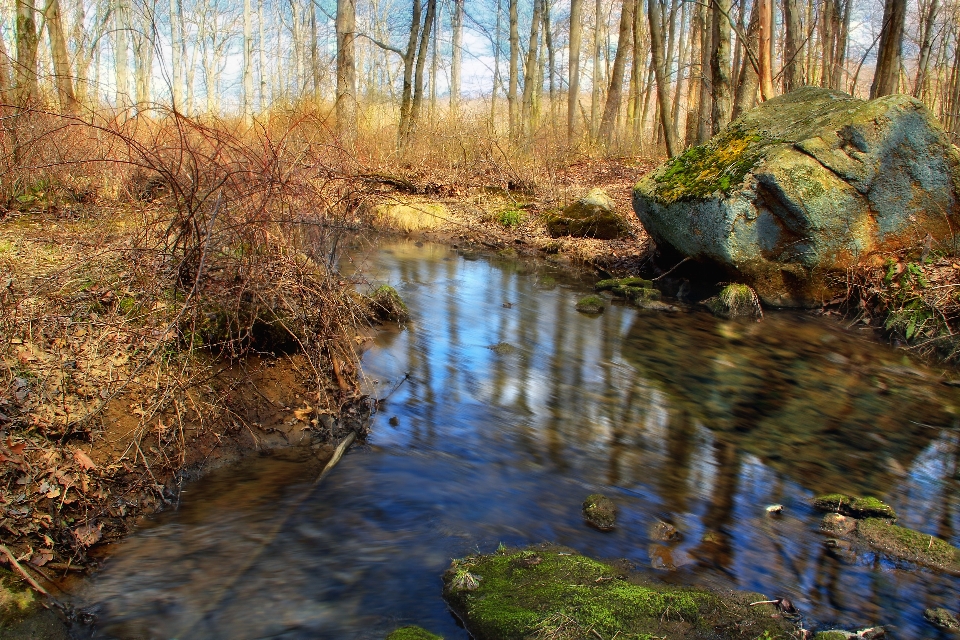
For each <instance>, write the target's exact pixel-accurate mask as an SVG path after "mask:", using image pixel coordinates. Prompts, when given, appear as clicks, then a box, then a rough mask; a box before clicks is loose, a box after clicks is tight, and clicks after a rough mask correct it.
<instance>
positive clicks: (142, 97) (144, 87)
mask: <svg viewBox="0 0 960 640" xmlns="http://www.w3.org/2000/svg"><path fill="white" fill-rule="evenodd" d="M155 2H156V0H152V1H151V2H150V3H149V4H147V5H146V7H144V6H141V7H140V8H139V9H138V11H137V15H138V16H139V18H138V20H139V22H140V28H139V29H135V30H133V31H132V35H133V68H134V83H135V85H136V86H135V90H136V97H137V110H138V111H139V112H140V113H145V112H146V111H148V110H149V107H148V106H147V105H149V104H150V103H151V102H152V98H153V56H154V51H155V48H154V45H155V42H154V15H156V4H155ZM151 5H152V6H151ZM144 9H146V10H144Z"/></svg>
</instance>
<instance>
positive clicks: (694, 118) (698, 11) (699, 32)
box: [685, 2, 706, 147]
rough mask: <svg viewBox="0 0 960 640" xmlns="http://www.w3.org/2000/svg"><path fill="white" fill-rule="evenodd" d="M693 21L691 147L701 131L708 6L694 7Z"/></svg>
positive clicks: (689, 108) (689, 111)
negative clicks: (702, 60) (703, 56)
mask: <svg viewBox="0 0 960 640" xmlns="http://www.w3.org/2000/svg"><path fill="white" fill-rule="evenodd" d="M693 11H694V14H693V19H692V22H691V24H690V32H691V35H692V36H693V42H692V46H691V51H690V73H689V75H690V80H689V83H688V84H689V90H688V91H687V96H688V97H687V126H686V135H685V138H686V146H688V147H690V146H693V145H695V144H697V131H698V129H699V124H700V123H699V119H700V92H701V90H702V86H703V84H704V82H703V65H702V64H701V57H702V55H703V53H702V51H703V22H704V21H703V16H704V13H705V11H706V5H705V4H704V3H703V2H698V3H697V4H696V5H694V9H693Z"/></svg>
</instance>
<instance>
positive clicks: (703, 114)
mask: <svg viewBox="0 0 960 640" xmlns="http://www.w3.org/2000/svg"><path fill="white" fill-rule="evenodd" d="M713 13H714V12H713V3H712V2H710V3H706V4H705V6H704V7H703V38H702V39H701V45H700V78H701V82H700V112H699V115H698V116H697V144H703V143H704V142H706V141H707V140H708V139H709V138H710V136H711V135H713V134H712V133H711V131H712V129H713V126H712V122H713V62H712V61H713Z"/></svg>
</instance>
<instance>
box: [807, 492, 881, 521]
mask: <svg viewBox="0 0 960 640" xmlns="http://www.w3.org/2000/svg"><path fill="white" fill-rule="evenodd" d="M813 506H814V508H815V509H818V510H819V511H829V512H833V513H842V514H843V515H845V516H853V517H854V518H891V519H893V520H896V519H897V512H896V511H894V510H893V507H891V506H890V505H888V504H887V503H885V502H883V501H881V500H879V499H877V498H874V497H872V496H866V497H863V498H856V497H853V496H848V495H846V494H843V493H828V494H826V495H822V496H817V497H816V498H814V499H813Z"/></svg>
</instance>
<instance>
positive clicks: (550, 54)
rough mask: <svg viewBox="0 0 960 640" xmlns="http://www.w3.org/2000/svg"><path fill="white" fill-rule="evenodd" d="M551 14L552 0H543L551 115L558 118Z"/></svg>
mask: <svg viewBox="0 0 960 640" xmlns="http://www.w3.org/2000/svg"><path fill="white" fill-rule="evenodd" d="M551 20H552V19H551V16H550V0H544V1H543V44H544V46H545V47H546V49H547V74H548V77H549V80H550V82H549V86H550V117H551V119H552V120H554V121H555V120H556V117H557V112H556V98H557V87H556V83H555V81H554V78H555V76H556V71H557V57H556V51H555V50H554V47H553V25H552V22H551Z"/></svg>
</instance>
